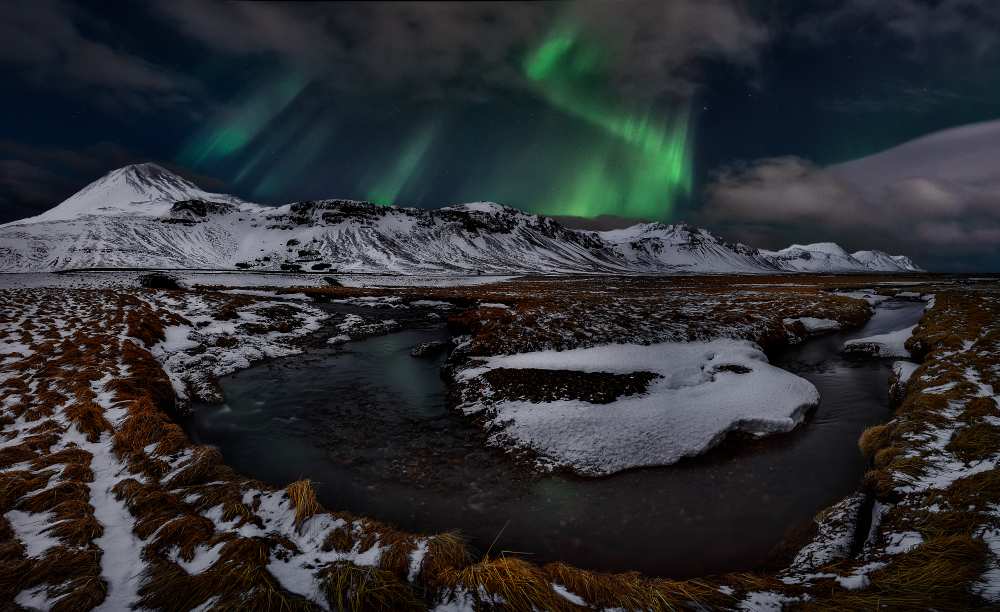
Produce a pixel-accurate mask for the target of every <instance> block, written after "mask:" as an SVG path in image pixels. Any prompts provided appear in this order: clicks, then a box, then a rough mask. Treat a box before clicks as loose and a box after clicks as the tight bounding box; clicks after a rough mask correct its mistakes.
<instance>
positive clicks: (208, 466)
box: [164, 446, 223, 489]
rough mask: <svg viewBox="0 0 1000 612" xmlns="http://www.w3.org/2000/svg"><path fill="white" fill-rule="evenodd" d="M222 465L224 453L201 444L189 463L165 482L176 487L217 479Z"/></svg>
mask: <svg viewBox="0 0 1000 612" xmlns="http://www.w3.org/2000/svg"><path fill="white" fill-rule="evenodd" d="M222 467H223V466H222V453H220V452H219V449H217V448H215V447H212V446H199V447H196V448H195V449H194V452H193V453H192V455H191V460H190V461H189V462H188V464H187V465H186V466H185V467H184V468H183V469H181V470H180V471H179V472H177V473H176V474H174V475H173V476H171V477H170V480H168V481H167V482H166V483H164V484H165V486H166V487H167V488H170V489H176V488H177V487H184V486H189V485H193V484H199V483H203V482H208V481H211V480H215V478H216V476H217V475H218V474H219V470H220V469H221V468H222Z"/></svg>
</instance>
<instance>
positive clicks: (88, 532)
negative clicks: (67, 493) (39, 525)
mask: <svg viewBox="0 0 1000 612" xmlns="http://www.w3.org/2000/svg"><path fill="white" fill-rule="evenodd" d="M64 505H65V502H64V503H63V504H59V506H64ZM59 506H57V507H56V508H57V509H58V508H59ZM45 531H47V532H48V533H49V535H51V536H53V537H55V538H58V539H59V540H60V541H61V542H63V543H64V544H67V545H69V546H76V547H83V546H86V545H87V544H90V543H91V542H92V541H93V540H94V538H99V537H101V536H102V535H104V526H103V525H101V523H100V522H99V521H98V520H97V519H96V518H94V515H93V514H91V513H90V512H89V508H88V512H86V513H83V514H81V515H80V516H78V517H76V518H66V519H62V520H60V521H59V522H58V523H53V524H52V526H51V527H49V528H47V529H46V530H45Z"/></svg>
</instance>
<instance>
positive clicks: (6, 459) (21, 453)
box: [0, 444, 38, 469]
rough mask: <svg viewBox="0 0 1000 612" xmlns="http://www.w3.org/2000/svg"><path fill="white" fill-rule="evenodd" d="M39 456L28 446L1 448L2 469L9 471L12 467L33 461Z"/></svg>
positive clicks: (0, 464) (0, 463) (19, 445)
mask: <svg viewBox="0 0 1000 612" xmlns="http://www.w3.org/2000/svg"><path fill="white" fill-rule="evenodd" d="M37 456H38V452H37V451H36V450H35V449H33V448H30V447H29V446H28V445H26V444H18V445H17V446H7V447H5V448H0V469H7V468H9V467H10V466H12V465H15V464H18V463H24V462H25V461H31V460H33V459H35V458H36V457H37Z"/></svg>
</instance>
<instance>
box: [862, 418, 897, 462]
mask: <svg viewBox="0 0 1000 612" xmlns="http://www.w3.org/2000/svg"><path fill="white" fill-rule="evenodd" d="M894 434H895V428H894V427H893V425H892V424H890V423H886V424H884V425H873V426H871V427H869V428H868V429H866V430H864V431H863V432H862V433H861V438H859V439H858V448H860V449H861V454H863V455H864V456H865V457H867V458H869V459H872V458H873V457H875V453H877V452H878V451H879V450H881V449H882V448H884V447H886V446H888V445H889V443H890V442H891V440H892V436H893V435H894Z"/></svg>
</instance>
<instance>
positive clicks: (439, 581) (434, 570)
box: [419, 531, 472, 587]
mask: <svg viewBox="0 0 1000 612" xmlns="http://www.w3.org/2000/svg"><path fill="white" fill-rule="evenodd" d="M470 563H472V555H471V553H470V552H469V548H468V546H466V543H465V540H464V539H462V536H461V535H460V534H459V533H458V532H457V531H449V532H445V533H439V534H437V535H435V536H432V537H430V538H428V539H427V552H426V553H424V559H423V561H422V562H421V564H420V573H419V578H420V580H421V582H423V583H424V584H428V585H431V586H434V587H441V586H446V583H445V581H444V579H443V576H444V575H445V572H447V571H453V570H455V569H457V568H463V567H466V566H467V565H469V564H470Z"/></svg>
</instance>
